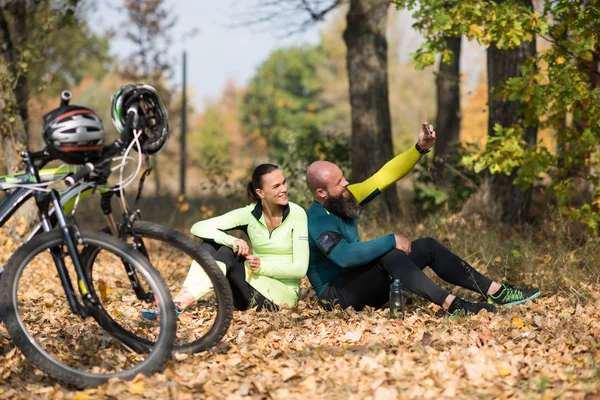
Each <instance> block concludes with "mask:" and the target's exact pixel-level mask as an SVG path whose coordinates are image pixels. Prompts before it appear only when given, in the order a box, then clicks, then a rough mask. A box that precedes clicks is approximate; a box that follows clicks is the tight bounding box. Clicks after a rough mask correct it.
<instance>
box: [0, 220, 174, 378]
mask: <svg viewBox="0 0 600 400" xmlns="http://www.w3.org/2000/svg"><path fill="white" fill-rule="evenodd" d="M56 247H60V248H61V250H62V252H63V253H64V257H63V258H64V262H65V264H66V267H67V269H68V271H69V274H70V275H71V276H70V279H71V282H73V281H75V282H76V281H77V279H76V276H75V273H74V268H73V262H72V259H71V256H70V255H69V254H68V251H67V249H66V246H65V245H64V243H63V238H62V235H61V233H60V232H58V231H53V232H48V233H42V234H40V235H37V236H36V237H34V238H32V240H31V241H29V242H28V243H26V244H24V245H23V246H22V247H20V248H19V249H18V250H17V251H16V252H15V253H14V254H13V255H12V257H11V258H10V259H9V261H8V263H7V264H6V267H5V269H4V273H3V275H2V279H1V280H0V296H1V297H0V310H2V314H4V317H5V321H4V322H5V324H6V328H7V330H8V332H9V333H10V335H11V337H12V339H13V340H14V342H15V344H16V345H17V346H18V347H19V349H20V350H21V351H22V352H23V354H25V356H26V357H27V358H28V359H29V360H30V361H31V362H33V363H34V364H35V365H36V366H37V367H38V368H40V369H41V370H43V371H44V372H46V373H47V374H48V375H50V376H52V377H54V378H56V379H58V380H60V381H62V382H64V383H67V384H70V385H74V386H77V387H79V388H85V387H93V386H98V385H100V384H102V383H104V382H106V381H107V380H108V379H109V378H112V377H118V378H121V379H132V378H134V377H135V376H136V375H137V374H138V373H143V374H150V373H154V372H157V371H160V370H161V369H162V367H163V366H164V364H165V362H166V361H167V359H168V358H169V356H170V353H171V350H172V346H173V342H174V339H175V330H176V316H175V313H174V310H173V307H174V306H173V302H172V300H171V294H170V293H169V291H168V289H167V288H166V286H165V283H164V281H163V279H162V278H161V276H160V274H159V273H158V272H157V271H156V270H155V269H154V268H152V266H151V265H150V264H149V263H148V260H147V259H146V258H145V257H143V256H141V255H140V254H139V253H136V252H135V251H132V249H130V248H129V247H128V246H127V245H126V244H125V243H123V242H122V241H120V240H118V239H116V238H114V237H112V236H109V235H106V234H103V233H99V232H90V231H81V241H80V243H79V244H78V251H79V252H80V253H81V251H82V250H85V249H86V248H89V247H93V248H94V249H96V250H97V257H96V258H95V260H94V263H95V264H94V270H95V271H96V274H97V276H98V279H99V280H101V281H102V282H103V283H102V284H101V285H100V287H99V288H98V289H97V292H96V293H95V295H96V296H97V297H98V298H99V299H102V302H101V303H102V305H101V306H89V307H87V311H88V312H89V313H90V314H91V315H93V316H94V318H85V319H83V318H81V317H80V316H78V315H76V314H75V313H73V312H72V310H71V308H70V306H69V304H68V302H67V300H66V296H65V291H64V288H63V286H62V283H61V281H60V279H59V277H58V273H57V270H56V268H55V265H56V264H55V263H54V260H53V258H52V255H51V254H50V252H49V251H48V250H49V249H52V248H56ZM124 263H126V264H127V265H128V266H130V267H131V271H132V272H133V274H131V273H130V274H129V275H128V274H127V272H126V271H125V269H124ZM132 275H133V276H135V277H137V280H138V282H139V285H140V286H139V287H140V289H141V290H140V292H138V294H139V293H143V294H144V295H143V296H138V295H136V293H134V291H133V288H132V285H131V283H130V277H131V276H132ZM75 292H76V295H77V297H79V291H77V290H76V291H75ZM80 301H81V299H80ZM103 306H104V307H106V310H105V309H103V308H102V307H103ZM148 307H160V308H161V309H163V310H169V311H168V312H164V313H161V315H160V318H159V321H158V323H155V324H148V323H147V322H146V321H145V320H143V319H142V318H141V317H140V316H139V312H140V311H141V310H144V309H147V308H148ZM115 310H118V311H115ZM111 312H112V313H113V314H112V316H113V317H114V318H117V319H118V320H119V321H120V323H121V326H119V327H117V328H118V329H123V327H124V329H127V331H129V332H132V333H135V334H136V335H138V336H140V337H144V338H146V339H147V340H150V341H152V342H154V343H155V345H154V346H153V347H152V348H151V352H149V353H148V354H143V353H139V352H135V351H132V348H130V347H127V346H125V345H124V344H123V343H122V341H120V340H116V339H115V337H114V336H111V335H112V332H111V331H112V330H113V328H115V327H113V326H111V325H110V324H107V323H106V320H107V319H108V318H107V315H108V314H107V313H111ZM102 320H104V323H102V322H99V321H102ZM101 325H102V326H101ZM103 328H104V329H103ZM116 336H117V337H118V336H119V334H118V332H117V334H116ZM137 350H138V351H139V350H140V349H139V348H138V349H137Z"/></svg>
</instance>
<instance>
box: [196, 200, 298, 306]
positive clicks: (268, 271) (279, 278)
mask: <svg viewBox="0 0 600 400" xmlns="http://www.w3.org/2000/svg"><path fill="white" fill-rule="evenodd" d="M233 229H241V230H243V231H245V232H246V234H247V235H248V238H249V239H250V242H251V244H252V253H253V254H254V255H257V256H259V257H260V268H259V269H258V270H257V271H254V272H253V273H252V274H251V276H250V277H248V274H246V281H247V282H248V283H249V284H250V285H251V286H252V287H253V288H255V289H256V290H257V291H258V292H259V293H260V294H262V295H263V296H265V297H266V298H267V299H269V300H271V301H272V302H274V303H275V304H281V303H287V304H289V305H290V306H293V305H295V304H296V301H297V300H298V291H299V290H300V279H302V278H303V277H304V276H306V270H307V268H308V258H309V253H308V232H307V220H306V212H305V211H304V209H303V208H302V207H300V206H298V205H297V204H294V203H291V202H290V203H288V205H287V206H286V207H284V212H283V219H282V221H281V224H279V225H278V226H277V227H276V228H274V229H273V230H272V231H271V232H269V229H268V228H267V224H266V223H265V217H264V215H263V212H262V206H261V203H260V202H259V203H256V204H250V205H248V206H246V207H242V208H238V209H236V210H233V211H230V212H228V213H226V214H223V215H221V216H218V217H214V218H210V219H207V220H204V221H200V222H197V223H195V224H194V225H193V226H192V229H191V232H192V233H193V234H194V235H196V236H198V237H200V238H203V239H210V240H213V241H215V242H217V243H219V244H222V245H225V246H227V247H232V248H233V241H234V240H237V239H238V238H236V237H234V236H231V235H229V234H228V233H227V231H229V230H233ZM246 268H247V269H248V265H247V264H246Z"/></svg>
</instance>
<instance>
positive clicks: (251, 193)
mask: <svg viewBox="0 0 600 400" xmlns="http://www.w3.org/2000/svg"><path fill="white" fill-rule="evenodd" d="M246 191H247V195H248V199H249V200H250V201H251V202H252V203H258V202H259V201H260V196H259V195H258V194H256V190H255V189H254V183H253V182H252V181H250V182H248V185H247V186H246Z"/></svg>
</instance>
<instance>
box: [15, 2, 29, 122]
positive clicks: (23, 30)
mask: <svg viewBox="0 0 600 400" xmlns="http://www.w3.org/2000/svg"><path fill="white" fill-rule="evenodd" d="M26 3H27V2H26V1H25V0H19V1H17V5H16V13H15V37H14V45H15V49H16V50H17V51H19V52H21V51H23V50H22V49H23V48H24V46H25V44H26V42H27V4H26ZM15 99H16V100H17V104H18V106H19V113H20V114H21V118H22V119H23V126H24V128H25V132H26V133H29V129H28V126H29V107H28V105H27V101H28V100H29V83H28V81H27V76H26V75H25V74H24V73H21V74H18V76H17V85H16V86H15Z"/></svg>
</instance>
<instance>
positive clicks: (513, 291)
mask: <svg viewBox="0 0 600 400" xmlns="http://www.w3.org/2000/svg"><path fill="white" fill-rule="evenodd" d="M540 294H541V292H540V289H537V288H532V289H517V288H516V287H514V286H512V285H509V284H507V283H503V284H502V287H501V288H500V289H498V291H497V292H496V293H494V294H491V295H488V297H487V301H488V303H490V304H497V305H499V306H514V305H517V304H524V303H526V302H527V300H533V299H535V298H537V297H538V296H539V295H540Z"/></svg>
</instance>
